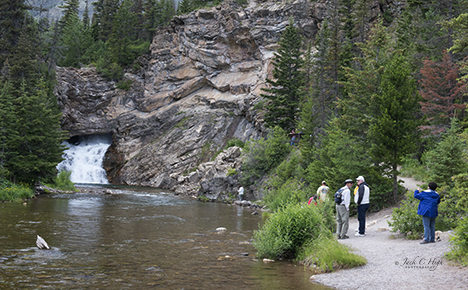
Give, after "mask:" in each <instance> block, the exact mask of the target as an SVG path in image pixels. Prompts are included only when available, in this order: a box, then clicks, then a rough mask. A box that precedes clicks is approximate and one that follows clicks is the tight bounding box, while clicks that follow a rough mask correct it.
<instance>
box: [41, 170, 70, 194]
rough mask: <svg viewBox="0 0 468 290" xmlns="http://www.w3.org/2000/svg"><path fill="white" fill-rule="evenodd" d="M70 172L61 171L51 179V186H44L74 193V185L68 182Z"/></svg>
mask: <svg viewBox="0 0 468 290" xmlns="http://www.w3.org/2000/svg"><path fill="white" fill-rule="evenodd" d="M70 175H71V171H66V170H61V171H60V172H59V174H57V176H56V177H55V178H54V179H53V183H52V184H45V185H46V186H48V187H50V188H54V189H58V190H63V191H76V188H75V184H74V183H73V182H71V180H70Z"/></svg>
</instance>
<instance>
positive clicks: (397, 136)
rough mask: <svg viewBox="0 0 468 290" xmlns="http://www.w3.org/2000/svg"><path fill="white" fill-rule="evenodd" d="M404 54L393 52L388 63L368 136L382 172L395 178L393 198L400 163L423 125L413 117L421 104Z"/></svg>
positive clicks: (376, 99)
mask: <svg viewBox="0 0 468 290" xmlns="http://www.w3.org/2000/svg"><path fill="white" fill-rule="evenodd" d="M406 63H407V62H406V61H405V57H404V56H402V55H394V56H393V57H392V58H391V60H390V61H389V63H388V64H387V65H386V67H385V70H384V72H383V74H382V81H381V84H380V87H381V92H380V94H378V95H377V96H375V103H376V104H377V106H378V108H379V112H378V114H377V115H376V116H375V118H374V119H373V120H372V121H371V126H370V128H369V131H370V132H369V138H370V139H371V140H372V146H371V150H370V154H371V156H372V157H373V160H375V161H376V163H378V164H379V167H380V168H381V172H382V173H383V174H385V173H387V174H388V175H389V176H390V177H391V178H392V179H393V181H394V183H393V198H394V201H395V202H396V201H397V194H398V186H397V185H398V183H397V175H398V170H397V166H398V164H401V160H402V158H403V156H405V155H406V154H408V153H411V152H413V151H414V149H415V142H414V140H415V139H417V137H418V134H417V130H416V129H417V127H418V126H419V125H420V124H421V122H419V121H418V120H415V118H414V111H415V110H416V109H417V106H418V105H419V103H418V101H419V99H420V98H419V95H418V93H417V89H416V82H415V80H414V79H412V78H411V77H410V73H411V72H410V70H409V66H408V65H406Z"/></svg>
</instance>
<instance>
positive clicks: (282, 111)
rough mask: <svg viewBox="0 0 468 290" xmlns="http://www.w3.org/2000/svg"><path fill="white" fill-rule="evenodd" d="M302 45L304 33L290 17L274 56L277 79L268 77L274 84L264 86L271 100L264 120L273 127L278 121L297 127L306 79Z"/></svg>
mask: <svg viewBox="0 0 468 290" xmlns="http://www.w3.org/2000/svg"><path fill="white" fill-rule="evenodd" d="M301 45H302V38H301V35H300V34H299V32H298V31H297V29H296V28H294V21H293V19H292V18H290V19H289V25H288V26H287V27H286V29H285V31H284V32H283V34H282V36H281V38H280V41H279V48H278V51H277V53H275V56H274V58H273V60H272V63H273V65H274V69H273V78H274V80H271V79H268V78H267V80H266V82H267V83H268V84H269V85H270V86H271V87H269V88H265V89H263V90H264V91H265V92H267V93H268V94H262V96H263V97H265V98H267V99H268V100H269V101H270V102H268V104H267V105H266V109H267V112H266V114H265V122H266V124H267V125H268V126H270V127H274V126H276V125H278V126H280V127H281V128H283V130H286V131H291V130H292V129H293V128H294V127H295V124H296V117H297V115H298V108H299V102H300V100H301V97H302V95H303V87H304V80H305V79H304V72H303V71H302V68H303V62H304V61H303V59H302V53H301V51H300V49H301Z"/></svg>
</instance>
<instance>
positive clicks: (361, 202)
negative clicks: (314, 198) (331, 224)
mask: <svg viewBox="0 0 468 290" xmlns="http://www.w3.org/2000/svg"><path fill="white" fill-rule="evenodd" d="M356 182H357V185H358V186H357V187H356V188H355V190H354V202H355V203H356V204H357V212H358V221H359V227H358V229H357V230H356V234H355V236H357V237H364V236H365V235H366V233H365V231H366V212H367V210H368V209H369V195H370V188H369V185H368V184H367V183H366V181H365V179H364V177H363V176H358V177H357V178H356ZM323 185H324V182H323V183H322V186H323ZM325 185H326V184H325ZM353 185H354V181H353V180H352V179H346V180H345V181H344V186H343V187H342V188H340V189H339V192H340V193H341V198H340V199H339V200H338V202H337V203H336V236H337V238H338V239H349V236H348V235H347V234H348V229H349V205H350V203H351V187H353Z"/></svg>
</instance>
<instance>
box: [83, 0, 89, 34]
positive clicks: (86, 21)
mask: <svg viewBox="0 0 468 290" xmlns="http://www.w3.org/2000/svg"><path fill="white" fill-rule="evenodd" d="M89 22H90V19H89V0H86V4H85V9H84V11H83V26H84V29H88V28H89V25H90V23H89Z"/></svg>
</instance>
